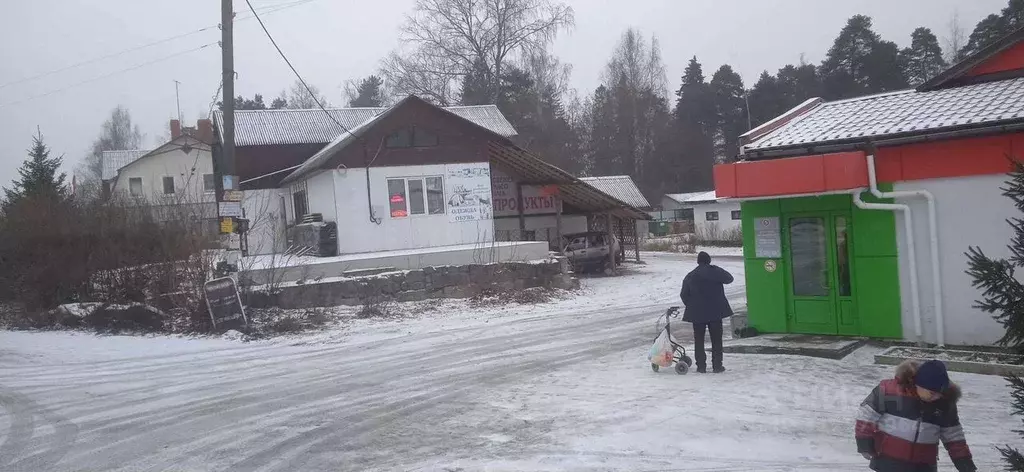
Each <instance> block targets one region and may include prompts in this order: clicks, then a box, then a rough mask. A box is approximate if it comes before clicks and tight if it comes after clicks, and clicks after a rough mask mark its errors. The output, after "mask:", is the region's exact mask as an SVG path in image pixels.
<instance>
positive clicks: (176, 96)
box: [174, 80, 181, 123]
mask: <svg viewBox="0 0 1024 472" xmlns="http://www.w3.org/2000/svg"><path fill="white" fill-rule="evenodd" d="M179 85H181V82H178V81H177V80H175V81H174V102H175V104H177V105H178V123H181V92H180V91H179V90H178V86H179Z"/></svg>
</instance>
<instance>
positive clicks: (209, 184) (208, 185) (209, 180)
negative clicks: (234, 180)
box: [203, 174, 217, 193]
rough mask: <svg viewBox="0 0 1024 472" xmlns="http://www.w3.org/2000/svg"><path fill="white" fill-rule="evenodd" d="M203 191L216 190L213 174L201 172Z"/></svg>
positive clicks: (211, 191) (210, 191)
mask: <svg viewBox="0 0 1024 472" xmlns="http://www.w3.org/2000/svg"><path fill="white" fill-rule="evenodd" d="M203 191H204V192H207V193H213V192H216V191H217V181H216V180H215V179H214V178H213V174H203Z"/></svg>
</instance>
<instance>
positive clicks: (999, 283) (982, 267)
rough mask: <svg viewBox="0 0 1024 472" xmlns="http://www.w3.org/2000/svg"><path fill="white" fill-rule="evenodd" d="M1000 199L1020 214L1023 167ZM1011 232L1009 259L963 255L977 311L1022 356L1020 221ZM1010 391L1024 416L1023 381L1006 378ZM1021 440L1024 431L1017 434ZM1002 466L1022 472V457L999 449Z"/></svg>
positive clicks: (1023, 231)
mask: <svg viewBox="0 0 1024 472" xmlns="http://www.w3.org/2000/svg"><path fill="white" fill-rule="evenodd" d="M1003 195H1004V196H1006V197H1008V198H1010V199H1011V200H1013V203H1014V206H1016V208H1017V211H1019V212H1022V213H1024V165H1022V164H1021V162H1019V161H1015V162H1014V170H1013V172H1011V173H1010V180H1009V181H1008V182H1007V183H1006V187H1004V188H1003ZM1008 222H1009V224H1010V226H1011V227H1012V228H1013V237H1012V238H1011V239H1010V245H1009V246H1008V247H1009V249H1010V254H1011V255H1010V258H1009V259H1008V260H1007V259H991V258H989V257H988V256H986V255H985V253H984V252H982V250H981V248H977V247H971V248H969V249H968V251H967V264H968V269H967V274H968V275H970V276H971V278H972V279H973V285H974V287H976V288H978V289H980V290H981V291H982V299H981V300H980V301H978V302H977V304H976V306H977V308H979V309H981V310H982V311H984V312H986V313H989V314H992V315H993V316H994V317H995V319H996V320H998V321H999V322H1000V323H1001V324H1002V325H1003V327H1004V328H1005V329H1006V334H1004V335H1003V337H1002V338H1001V339H1000V340H999V344H1001V345H1003V346H1011V347H1013V348H1015V349H1016V350H1017V351H1018V352H1024V285H1022V284H1021V283H1020V282H1018V281H1017V279H1016V278H1015V277H1014V272H1015V271H1016V269H1017V268H1019V267H1024V219H1022V218H1020V217H1014V218H1010V219H1009V220H1008ZM1007 381H1008V382H1009V383H1010V387H1011V389H1012V390H1013V392H1012V394H1011V395H1012V396H1013V406H1012V413H1013V414H1015V415H1018V416H1024V379H1021V378H1019V377H1016V376H1010V377H1008V378H1007ZM1017 433H1018V434H1020V435H1021V437H1024V431H1017ZM999 452H1000V453H1002V455H1003V460H1004V461H1005V462H1006V470H1010V471H1024V455H1022V454H1021V453H1020V451H1018V450H1016V449H1014V448H1011V447H1010V446H1006V447H1002V448H999Z"/></svg>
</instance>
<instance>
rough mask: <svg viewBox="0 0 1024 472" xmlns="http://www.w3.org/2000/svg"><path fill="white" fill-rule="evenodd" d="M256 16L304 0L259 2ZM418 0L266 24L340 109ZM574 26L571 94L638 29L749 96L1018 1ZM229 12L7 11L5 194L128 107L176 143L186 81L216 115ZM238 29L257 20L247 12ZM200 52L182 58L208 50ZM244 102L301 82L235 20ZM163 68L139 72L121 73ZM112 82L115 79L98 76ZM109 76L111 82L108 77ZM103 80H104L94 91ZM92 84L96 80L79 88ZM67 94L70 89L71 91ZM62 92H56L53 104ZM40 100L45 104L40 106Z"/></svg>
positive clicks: (97, 2)
mask: <svg viewBox="0 0 1024 472" xmlns="http://www.w3.org/2000/svg"><path fill="white" fill-rule="evenodd" d="M252 1H253V4H254V5H255V6H256V7H257V8H261V7H263V8H266V7H269V6H274V5H280V4H286V3H292V2H294V1H295V0H252ZM414 2H415V0H373V1H365V0H360V1H356V0H314V1H312V2H309V3H306V4H303V5H299V6H295V7H293V8H288V9H284V10H281V11H277V12H274V13H270V14H268V15H266V16H265V18H264V19H265V21H266V23H267V26H268V28H269V29H270V31H271V33H272V34H274V35H275V37H276V39H277V41H278V43H279V44H280V45H281V47H282V48H283V49H284V51H285V53H286V54H288V55H289V57H290V59H291V60H292V63H293V64H294V65H295V66H296V67H297V68H298V70H299V72H300V73H302V74H303V75H304V76H305V77H306V79H307V80H308V81H310V82H311V83H313V84H315V85H317V86H319V87H320V88H321V89H322V90H323V91H324V92H325V94H326V95H327V97H328V99H329V100H330V101H331V102H334V103H338V104H340V103H342V102H343V100H342V86H343V84H344V82H345V81H346V80H347V79H351V78H358V77H362V76H365V75H368V74H370V73H373V72H374V70H375V69H376V68H377V66H378V63H379V60H380V58H382V57H383V56H384V55H386V54H387V53H388V52H389V51H390V50H392V49H393V48H395V47H396V46H397V45H398V40H397V30H398V26H399V24H400V23H401V22H402V19H403V14H404V13H405V12H408V11H410V10H411V8H412V5H413V4H414ZM567 3H569V4H570V5H571V6H572V7H573V8H574V9H575V11H576V27H575V29H574V30H573V31H571V32H569V33H567V34H564V35H562V36H561V37H559V38H558V40H557V41H556V43H555V44H554V47H553V49H554V52H555V53H556V54H557V55H558V56H559V57H560V58H561V60H562V61H563V62H567V63H570V64H572V65H573V76H572V83H573V86H574V87H576V88H577V89H579V90H580V92H581V93H584V94H585V93H588V92H589V91H592V89H593V88H594V87H596V85H597V84H598V82H599V80H600V75H601V70H602V68H603V67H604V64H605V62H606V61H607V59H608V56H609V55H610V53H611V51H612V49H613V48H614V46H615V43H616V41H617V40H618V38H619V35H620V34H621V32H622V31H623V30H625V29H626V28H628V27H630V26H633V27H636V28H639V29H640V30H642V31H643V32H644V33H645V35H650V34H655V35H657V36H658V38H659V39H660V41H661V46H662V50H663V55H664V58H665V62H666V65H667V67H668V83H669V87H670V88H671V89H673V90H674V89H675V88H677V87H678V81H679V77H680V75H681V74H682V71H683V68H684V67H685V66H686V62H687V61H688V60H689V58H690V57H692V56H694V55H696V56H697V57H698V58H699V59H700V61H701V62H702V63H703V64H704V68H705V73H706V75H709V76H710V74H711V73H712V72H713V71H714V70H715V69H717V68H718V67H719V66H720V65H721V64H723V63H728V64H730V65H732V66H733V67H734V68H735V69H736V70H737V71H738V72H739V73H740V74H741V75H742V76H743V79H744V82H745V83H746V84H747V85H748V86H749V85H750V84H751V82H752V81H755V80H756V79H757V76H758V75H759V74H760V73H761V71H763V70H765V69H767V70H770V71H772V72H774V71H775V70H777V69H778V68H779V67H781V66H783V65H785V64H787V63H796V62H798V61H799V60H800V57H801V55H803V56H804V58H805V60H806V61H808V62H812V63H818V62H820V61H821V59H822V58H823V57H824V54H825V52H826V51H827V50H828V48H829V46H830V45H831V43H832V41H833V40H834V39H835V37H836V35H837V34H838V32H839V30H840V28H842V26H843V25H844V24H845V22H846V20H847V19H848V18H849V17H850V16H852V15H854V14H858V13H862V14H866V15H869V16H871V17H872V18H874V25H875V31H877V32H878V33H880V34H881V35H882V37H883V38H885V39H888V40H892V41H896V42H897V43H898V44H900V46H901V47H902V46H906V45H908V44H909V41H910V33H911V31H913V30H914V28H917V27H919V26H927V27H930V28H932V29H933V31H935V33H936V34H937V35H938V36H940V38H941V37H942V36H944V35H945V32H946V31H947V25H948V23H949V20H950V18H951V17H952V16H953V14H954V12H959V15H960V18H961V20H962V23H963V25H964V26H965V28H966V29H967V31H968V33H969V32H970V30H971V29H973V27H974V25H975V23H977V22H978V20H980V19H981V18H982V17H984V16H985V15H988V14H989V13H998V11H999V10H1000V9H1001V8H1002V7H1004V6H1005V4H1006V0H845V1H832V0H828V1H823V0H757V1H754V0H742V1H740V0H730V1H723V0H632V1H625V0H621V1H620V0H615V1H613V0H567ZM219 5H220V2H219V1H217V0H176V1H173V2H158V1H153V0H144V1H139V0H31V1H8V2H5V5H4V14H3V15H2V16H0V44H2V45H3V47H2V48H0V185H3V186H6V185H8V184H9V182H10V181H11V179H12V178H14V176H15V175H16V169H17V168H18V166H19V165H20V164H21V162H22V161H23V160H24V159H25V155H26V152H25V150H26V149H27V148H28V147H29V146H30V144H31V137H32V135H33V134H34V133H35V131H36V126H39V127H40V129H41V130H42V132H43V135H44V136H45V137H46V142H47V144H49V145H50V147H51V148H52V150H53V152H54V153H55V154H58V155H59V154H64V157H65V167H67V168H69V169H70V168H72V167H73V166H74V165H75V164H76V163H77V162H78V161H79V160H80V159H81V158H82V156H84V155H85V154H86V153H87V152H88V149H89V147H90V144H91V143H92V141H93V140H94V139H95V138H96V136H97V135H98V133H99V130H100V125H101V124H102V122H103V121H104V119H105V118H106V117H107V116H108V115H109V112H110V110H111V109H112V108H113V107H114V106H116V105H119V104H120V105H123V106H125V107H127V108H128V109H129V110H130V111H131V113H132V115H133V116H134V118H135V120H136V121H137V122H138V124H139V125H140V127H141V128H142V131H143V133H144V134H145V145H146V146H147V147H152V146H155V145H156V144H157V142H158V141H160V140H162V139H163V138H166V137H167V136H168V134H169V133H168V132H167V128H168V124H167V123H168V120H170V119H172V118H173V117H174V116H175V115H176V111H175V87H174V85H175V84H174V81H175V80H178V81H180V82H181V86H180V87H181V88H180V91H181V112H182V115H183V116H184V117H185V121H186V123H187V124H192V123H194V121H195V120H196V119H197V118H199V117H201V116H206V115H207V113H208V112H209V109H210V103H211V98H212V97H213V94H214V92H215V91H216V89H217V85H218V84H219V83H220V48H219V47H218V46H217V44H216V42H217V41H218V40H219V39H220V32H219V31H218V30H217V28H216V24H217V23H219V21H220V7H219ZM235 11H236V12H238V17H239V18H242V17H244V16H247V12H248V10H247V6H246V5H245V3H244V1H243V0H235ZM211 26H212V28H210V29H207V30H206V31H203V32H200V33H197V34H192V35H188V36H185V37H182V38H179V39H175V40H172V41H168V42H165V43H162V44H159V45H156V46H153V47H147V48H144V49H140V50H137V51H134V52H132V53H129V54H123V55H118V56H116V57H113V58H110V59H107V60H103V61H99V62H95V63H92V64H89V65H87V66H83V67H76V68H72V69H68V70H65V71H62V72H59V73H55V74H52V75H47V76H46V77H43V78H38V79H34V80H28V81H23V82H21V83H17V84H13V85H8V86H4V84H8V83H10V82H14V81H21V80H23V79H26V78H30V77H34V76H36V75H39V74H42V73H45V72H48V71H52V70H56V69H61V68H64V67H66V66H69V65H72V64H76V63H78V62H81V61H85V60H89V59H93V58H96V57H100V56H105V55H108V54H112V53H116V52H119V51H122V50H125V49H128V48H132V47H135V46H140V45H144V44H147V43H151V42H154V41H159V40H162V39H165V38H170V37H172V36H176V35H180V34H184V33H189V32H193V31H196V30H199V29H202V28H207V27H211ZM211 43H212V46H209V47H206V48H204V49H201V50H199V51H195V52H191V53H187V54H182V55H178V56H175V57H171V58H169V59H166V60H163V59H165V58H167V57H168V56H172V55H175V54H177V53H181V52H184V51H188V50H190V49H193V48H197V47H200V46H202V45H206V44H211ZM235 47H236V58H235V69H236V71H237V72H238V80H237V83H236V92H237V93H238V94H242V95H246V96H251V95H252V94H254V93H262V94H263V95H264V97H267V100H266V101H267V103H268V104H269V102H270V98H272V97H274V96H277V95H278V94H279V93H280V92H281V90H283V89H284V88H285V87H287V86H288V85H290V84H291V83H292V82H293V81H294V77H293V76H292V75H291V74H292V73H291V71H289V70H288V68H287V66H286V65H285V64H284V63H283V61H282V60H281V59H280V58H279V57H278V56H277V54H276V53H275V52H274V50H273V48H272V46H271V45H270V43H269V42H268V41H267V39H266V37H265V36H264V35H263V32H262V31H261V30H260V29H259V25H258V24H257V23H256V22H255V21H254V20H252V19H243V20H241V21H238V22H237V26H236V32H235ZM153 61H158V62H155V63H153V64H151V65H145V66H143V67H139V68H137V69H135V70H132V71H128V72H118V71H122V70H125V69H129V68H133V67H135V66H138V65H142V64H146V63H149V62H153ZM108 74H113V75H111V76H109V77H106V78H99V77H101V76H105V75H108ZM97 78H99V79H97ZM92 79H97V80H92ZM82 82H87V83H85V84H82V85H78V84H80V83H82ZM65 88H67V89H66V90H63V91H58V90H62V89H65ZM54 91H58V92H56V93H50V92H54ZM41 94H49V95H47V96H44V97H39V98H34V97H36V96H38V95H41Z"/></svg>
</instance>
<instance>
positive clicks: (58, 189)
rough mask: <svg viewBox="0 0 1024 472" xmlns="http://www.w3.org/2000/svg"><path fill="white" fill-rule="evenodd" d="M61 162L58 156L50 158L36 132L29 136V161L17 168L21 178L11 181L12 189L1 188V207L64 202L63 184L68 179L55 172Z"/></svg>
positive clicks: (48, 151)
mask: <svg viewBox="0 0 1024 472" xmlns="http://www.w3.org/2000/svg"><path fill="white" fill-rule="evenodd" d="M62 162H63V159H62V158H61V157H55V158H50V149H49V148H48V147H46V143H45V142H44V141H43V134H42V132H40V131H37V134H36V135H35V136H33V137H32V148H31V149H29V150H28V159H26V160H25V163H24V164H22V165H21V168H20V169H18V174H19V175H20V178H18V179H17V180H15V181H14V185H13V187H12V188H10V189H8V188H4V196H5V202H4V207H5V208H9V207H11V206H13V205H16V204H18V203H20V202H22V201H25V200H29V199H32V200H37V199H47V200H51V201H52V200H63V199H64V198H65V197H66V196H67V187H66V186H65V183H64V181H65V179H66V178H67V176H66V175H65V174H64V173H63V172H58V171H59V170H60V166H61V163H62Z"/></svg>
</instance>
